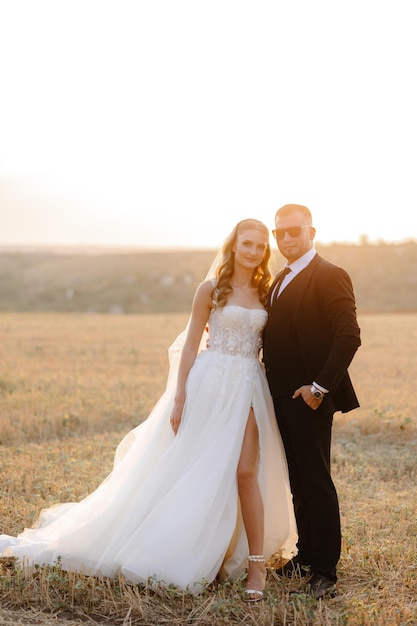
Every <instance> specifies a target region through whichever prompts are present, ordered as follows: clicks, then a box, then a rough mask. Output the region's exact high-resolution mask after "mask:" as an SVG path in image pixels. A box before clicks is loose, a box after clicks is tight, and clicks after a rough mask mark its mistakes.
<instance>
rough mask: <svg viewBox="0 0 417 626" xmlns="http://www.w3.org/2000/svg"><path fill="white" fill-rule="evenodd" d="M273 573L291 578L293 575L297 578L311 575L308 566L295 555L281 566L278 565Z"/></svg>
mask: <svg viewBox="0 0 417 626" xmlns="http://www.w3.org/2000/svg"><path fill="white" fill-rule="evenodd" d="M275 573H276V574H278V576H284V577H287V578H292V577H293V576H294V577H297V578H306V577H307V576H311V571H310V566H309V565H305V564H304V563H300V561H299V560H298V559H297V557H294V558H293V559H291V560H290V561H287V563H285V565H283V566H282V567H278V568H277V569H276V570H275Z"/></svg>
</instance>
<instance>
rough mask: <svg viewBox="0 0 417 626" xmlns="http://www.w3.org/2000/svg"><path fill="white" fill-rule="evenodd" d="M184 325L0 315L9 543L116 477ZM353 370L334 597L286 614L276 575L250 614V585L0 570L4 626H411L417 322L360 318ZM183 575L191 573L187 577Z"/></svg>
mask: <svg viewBox="0 0 417 626" xmlns="http://www.w3.org/2000/svg"><path fill="white" fill-rule="evenodd" d="M186 318H187V316H186V315H184V314H154V315H131V316H125V315H100V314H78V313H73V314H66V313H62V314H56V313H27V314H26V313H1V314H0V426H1V427H0V446H1V447H0V452H1V455H0V496H1V497H0V520H1V528H0V532H1V533H7V534H16V533H18V532H20V531H21V530H22V529H23V528H24V527H25V526H30V525H31V524H32V523H33V522H34V520H35V519H36V517H37V515H38V513H39V511H40V510H41V509H42V508H45V507H46V506H50V505H52V504H54V503H56V502H62V501H70V500H79V499H81V498H82V497H84V496H85V495H86V494H87V493H89V492H90V491H91V490H92V489H94V488H95V487H96V486H97V485H98V484H99V483H100V481H101V480H102V479H103V478H104V477H105V476H106V474H107V473H108V472H109V471H110V470H111V468H112V463H113V452H114V449H115V447H116V445H117V443H118V441H119V440H120V439H121V437H122V436H123V435H124V434H125V433H126V432H127V431H128V430H129V429H130V428H132V427H133V426H135V425H136V424H137V423H139V422H141V421H142V420H143V419H145V418H146V416H147V415H148V413H149V411H150V409H151V408H152V406H153V405H154V403H155V401H156V400H157V398H158V397H159V395H160V393H161V392H162V390H163V388H164V385H165V377H166V374H167V368H168V362H167V353H166V351H167V348H168V346H169V344H170V342H171V341H172V340H173V339H174V337H175V335H176V333H177V332H178V331H179V330H180V329H181V328H182V327H183V325H184V323H185V321H186ZM359 321H360V325H361V328H362V340H363V345H362V347H361V348H360V349H359V351H358V353H357V355H356V357H355V359H354V362H353V363H352V366H351V368H350V371H351V375H352V378H353V381H354V384H355V387H356V389H357V392H358V395H359V398H360V401H361V408H360V409H358V410H356V411H353V412H352V413H350V414H347V415H341V414H340V413H339V414H337V415H336V417H335V425H334V438H333V455H332V456H333V475H334V478H335V482H336V485H337V487H338V491H339V496H340V504H341V512H342V526H343V550H342V558H341V561H340V567H339V583H338V595H337V596H336V597H335V598H334V599H329V600H325V601H320V602H319V603H316V602H313V601H308V600H305V601H297V602H294V601H290V600H289V596H288V586H287V585H285V584H284V583H283V582H282V581H280V580H277V578H276V577H275V576H274V574H273V573H272V572H271V574H270V575H269V578H268V585H267V594H266V599H265V601H264V602H263V603H259V604H257V605H255V606H253V607H250V606H248V605H246V604H245V603H243V602H242V601H241V599H240V597H241V592H242V590H243V589H244V583H243V581H241V580H238V581H236V582H234V583H230V584H223V585H220V584H218V583H213V585H212V586H211V587H210V589H209V590H208V591H206V592H205V593H204V594H203V595H201V596H198V597H194V598H193V597H189V596H187V595H186V594H180V593H178V592H176V591H175V590H167V591H164V592H162V593H161V594H160V595H155V594H153V593H152V592H151V591H150V590H149V589H146V588H141V587H131V586H128V585H126V584H124V581H123V580H121V579H120V580H115V581H109V580H105V579H103V580H101V579H100V580H99V579H92V578H84V577H82V576H78V575H75V574H66V573H65V572H61V571H60V570H59V569H56V568H55V569H54V568H50V569H45V570H40V571H38V573H37V574H36V575H35V576H34V577H32V578H30V579H25V578H24V577H23V576H22V574H21V572H20V571H19V569H16V568H15V566H14V564H13V563H12V562H9V561H3V562H2V565H1V568H0V600H1V608H0V624H10V625H11V624H13V625H19V624H22V625H23V624H24V625H27V624H41V625H43V626H45V625H47V624H48V625H49V624H56V625H63V624H66V625H67V626H72V625H74V624H80V623H88V624H101V623H103V624H111V625H116V624H123V625H126V626H129V625H132V626H133V625H149V626H151V625H152V626H154V625H155V626H156V625H157V624H158V625H162V624H166V625H167V626H171V625H178V626H179V625H190V626H191V625H193V626H194V625H195V626H209V625H210V626H211V625H214V624H215V625H216V626H217V625H219V626H223V625H235V624H247V625H254V624H259V625H261V626H272V625H284V624H285V625H286V626H289V625H294V626H295V625H297V626H304V625H307V624H308V625H320V626H322V625H332V626H335V625H344V624H348V625H352V626H356V625H360V624H361V625H362V624H363V625H367V624H378V625H381V626H382V625H383V626H390V625H403V624H404V625H405V624H414V625H416V624H417V480H416V479H417V467H416V466H417V462H416V458H417V390H416V381H417V357H416V354H417V314H414V313H410V314H375V315H374V314H363V315H361V316H360V318H359ZM179 566H181V564H179Z"/></svg>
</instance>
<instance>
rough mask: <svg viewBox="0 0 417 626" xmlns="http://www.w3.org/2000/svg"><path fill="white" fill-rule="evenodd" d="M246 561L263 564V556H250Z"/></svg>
mask: <svg viewBox="0 0 417 626" xmlns="http://www.w3.org/2000/svg"><path fill="white" fill-rule="evenodd" d="M248 561H254V562H255V563H265V557H264V555H263V554H250V555H249V556H248Z"/></svg>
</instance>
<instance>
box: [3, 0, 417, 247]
mask: <svg viewBox="0 0 417 626" xmlns="http://www.w3.org/2000/svg"><path fill="white" fill-rule="evenodd" d="M415 6H416V3H415V0H391V1H386V0H375V1H374V0H372V1H367V0H349V2H348V1H345V2H338V1H336V0H328V1H322V0H314V1H312V0H304V1H297V0H285V1H279V0H276V1H262V0H253V1H251V2H249V1H246V0H210V2H207V1H205V2H203V1H202V0H201V1H200V0H135V1H133V0H112V1H108V0H0V246H1V245H4V244H7V245H11V244H16V245H19V244H52V245H55V244H67V245H68V244H83V245H85V244H92V245H118V246H120V245H126V246H129V247H132V246H133V247H143V246H147V247H148V246H151V247H154V246H155V247H166V246H169V247H182V246H190V247H201V246H204V247H217V246H218V245H220V244H221V242H222V241H223V239H224V238H225V237H226V235H227V234H228V233H229V232H230V230H231V229H232V228H233V226H234V225H235V223H236V222H237V221H238V220H240V219H243V218H246V217H256V218H258V219H261V220H263V221H264V222H265V223H266V224H267V225H268V226H269V227H271V228H273V216H274V213H275V210H276V209H277V208H278V207H279V206H281V205H283V204H286V203H300V204H305V205H307V206H308V207H309V208H310V209H311V210H312V212H313V216H314V224H315V226H316V228H317V240H318V241H321V242H331V241H352V242H356V241H358V240H359V238H360V237H361V236H362V235H367V236H368V238H369V240H370V241H379V240H384V241H388V242H393V241H401V240H404V239H410V238H414V239H417V121H416V119H417V113H416V111H417V89H416V86H415V85H416V61H417V37H416V35H415V18H414V14H415V10H416V8H415Z"/></svg>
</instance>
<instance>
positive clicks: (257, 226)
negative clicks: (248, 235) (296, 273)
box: [211, 218, 272, 307]
mask: <svg viewBox="0 0 417 626" xmlns="http://www.w3.org/2000/svg"><path fill="white" fill-rule="evenodd" d="M245 230H261V231H263V232H264V233H265V234H266V236H267V245H266V249H265V254H264V256H263V259H262V261H261V263H260V264H259V265H258V267H257V268H256V269H255V270H254V272H253V276H252V284H253V286H254V287H257V288H258V291H259V299H260V301H261V302H262V304H263V305H264V307H266V306H267V303H268V294H269V289H270V286H271V282H272V276H271V271H270V269H269V260H270V258H271V248H270V246H269V230H268V228H267V227H266V226H265V224H264V223H263V222H260V221H259V220H255V219H252V218H249V219H245V220H242V221H241V222H238V223H237V224H236V226H235V227H234V229H233V230H232V232H231V233H230V235H229V236H228V237H227V239H226V240H225V242H224V244H223V247H222V249H221V261H220V264H219V266H218V268H217V270H216V274H215V276H216V285H215V287H214V289H213V291H212V296H211V297H212V300H213V303H214V306H215V307H223V306H225V304H226V303H227V296H228V295H229V294H230V293H231V292H232V291H233V288H232V286H231V284H230V279H231V277H232V275H233V272H234V269H235V253H234V252H233V248H234V246H235V243H236V239H237V236H238V235H239V234H240V233H241V232H244V231H245Z"/></svg>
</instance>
